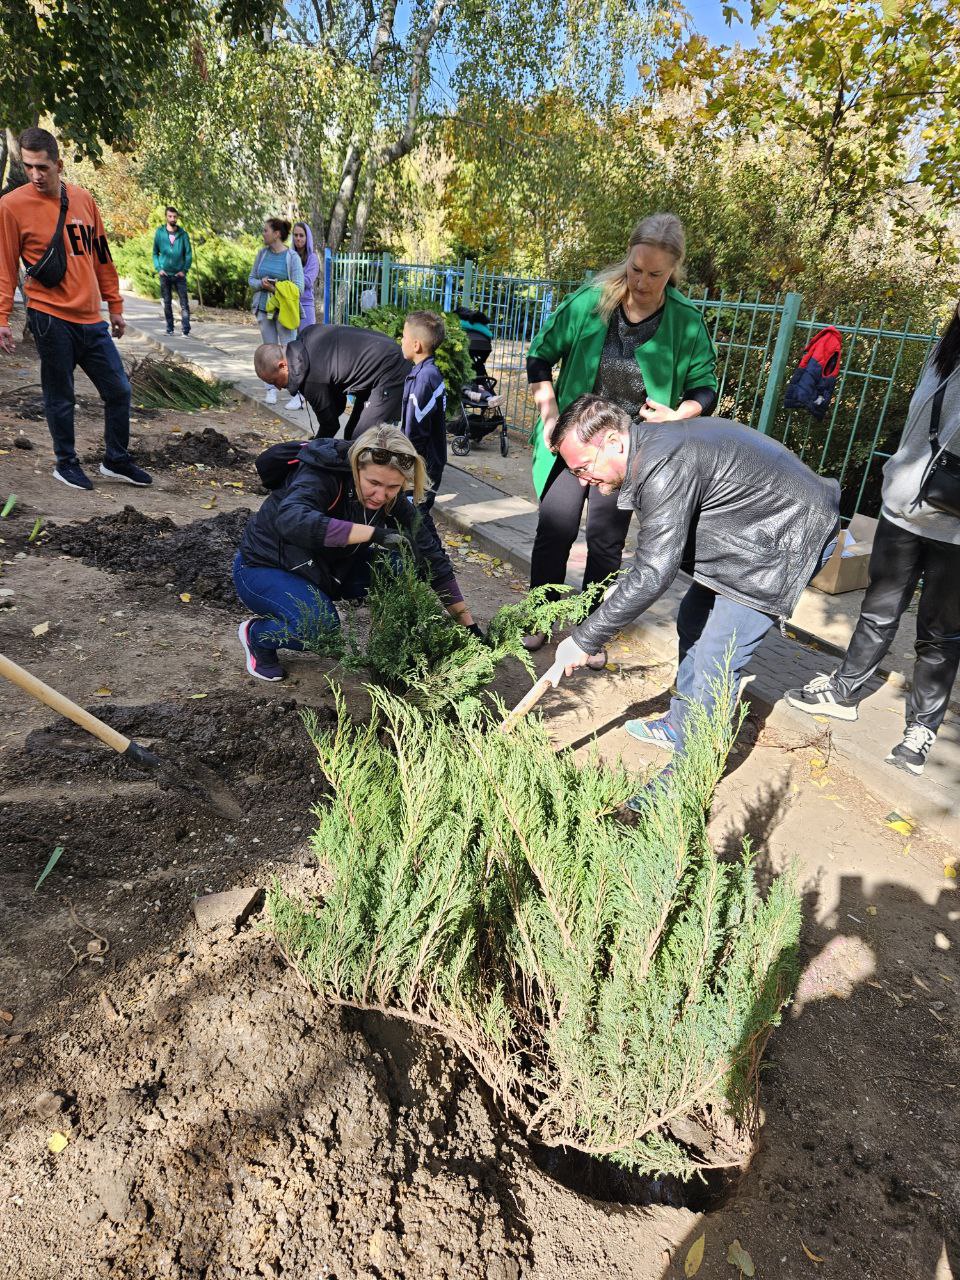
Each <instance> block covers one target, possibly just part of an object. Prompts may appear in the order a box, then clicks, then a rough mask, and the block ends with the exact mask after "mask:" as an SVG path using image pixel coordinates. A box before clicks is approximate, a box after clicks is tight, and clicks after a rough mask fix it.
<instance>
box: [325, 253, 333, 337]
mask: <svg viewBox="0 0 960 1280" xmlns="http://www.w3.org/2000/svg"><path fill="white" fill-rule="evenodd" d="M332 287H333V252H332V251H331V250H330V249H329V248H326V249H324V251H323V323H324V324H329V323H330V293H331V291H332Z"/></svg>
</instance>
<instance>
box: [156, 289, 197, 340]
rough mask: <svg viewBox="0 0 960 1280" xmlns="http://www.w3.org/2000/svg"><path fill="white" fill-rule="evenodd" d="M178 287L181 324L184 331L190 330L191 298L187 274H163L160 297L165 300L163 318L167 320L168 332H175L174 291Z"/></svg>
mask: <svg viewBox="0 0 960 1280" xmlns="http://www.w3.org/2000/svg"><path fill="white" fill-rule="evenodd" d="M174 289H176V291H177V297H178V298H179V299H180V325H181V328H182V329H183V332H184V333H185V334H186V333H189V332H190V298H189V295H188V294H187V277H186V276H161V277H160V298H161V301H162V302H163V318H164V320H166V322H167V332H168V333H173V291H174Z"/></svg>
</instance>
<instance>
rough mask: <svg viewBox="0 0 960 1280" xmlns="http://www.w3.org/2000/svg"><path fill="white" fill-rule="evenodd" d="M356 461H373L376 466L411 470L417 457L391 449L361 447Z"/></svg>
mask: <svg viewBox="0 0 960 1280" xmlns="http://www.w3.org/2000/svg"><path fill="white" fill-rule="evenodd" d="M357 462H358V463H361V462H375V463H376V465H377V466H378V467H397V468H399V470H401V471H412V470H413V468H414V467H415V465H416V462H417V459H416V456H415V455H414V454H412V453H394V452H393V450H392V449H361V451H360V453H359V454H358V455H357Z"/></svg>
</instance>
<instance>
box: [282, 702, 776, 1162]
mask: <svg viewBox="0 0 960 1280" xmlns="http://www.w3.org/2000/svg"><path fill="white" fill-rule="evenodd" d="M370 693H371V698H372V702H373V714H372V718H371V719H370V721H369V722H368V723H362V724H361V723H352V722H351V720H350V718H349V716H348V715H347V712H346V709H345V706H344V704H343V701H342V700H340V701H339V706H338V719H337V723H336V725H335V727H332V728H330V729H328V730H323V731H321V730H320V729H319V728H318V726H317V725H316V723H310V724H308V728H309V730H310V732H311V736H312V738H313V740H314V742H315V744H316V748H317V753H318V757H319V764H320V769H321V771H322V773H323V775H324V777H325V779H326V782H327V786H328V793H329V798H328V799H327V800H326V801H324V802H322V803H321V804H320V805H319V806H318V809H317V817H318V826H317V829H316V831H315V833H314V835H313V847H314V850H315V852H316V855H317V857H318V858H319V859H320V860H322V861H323V862H324V863H325V864H326V865H327V867H328V868H329V870H330V871H331V872H332V880H333V883H332V888H331V889H330V892H329V894H328V896H327V898H326V900H325V901H323V902H322V904H320V905H316V904H305V903H303V902H299V901H296V900H294V899H291V898H289V897H287V896H285V895H284V894H283V893H282V892H281V891H280V890H279V889H276V888H275V889H274V890H273V891H272V893H271V895H270V900H269V907H270V912H271V914H272V921H273V928H274V930H275V932H276V936H277V938H278V940H279V943H280V945H281V946H282V948H283V949H284V951H285V953H286V954H287V955H288V956H289V958H290V959H291V961H292V962H293V963H294V964H295V965H296V966H297V967H298V969H299V970H300V971H301V972H302V974H303V975H304V976H305V977H306V978H307V979H308V980H309V981H310V982H311V983H312V984H314V985H315V987H316V989H317V990H318V991H319V992H320V993H321V994H322V995H323V996H324V997H326V998H327V999H329V1000H330V1001H333V1002H339V1003H341V1004H344V1005H349V1006H354V1007H357V1008H361V1009H370V1010H378V1011H380V1012H382V1013H385V1014H390V1015H395V1016H399V1017H402V1018H406V1019H409V1020H410V1021H411V1022H414V1023H417V1024H419V1025H420V1026H424V1027H428V1028H432V1029H433V1030H435V1031H436V1032H438V1033H439V1034H441V1035H442V1036H445V1037H446V1038H447V1039H448V1040H449V1041H450V1042H451V1044H453V1045H455V1046H456V1047H457V1048H458V1049H460V1050H461V1051H462V1052H463V1053H464V1054H465V1055H466V1056H467V1058H468V1059H469V1060H470V1061H471V1062H472V1063H473V1065H474V1067H475V1068H476V1070H477V1071H478V1072H479V1073H480V1075H481V1076H482V1077H483V1079H484V1080H485V1081H486V1082H487V1084H488V1085H489V1086H490V1088H491V1090H492V1091H493V1093H494V1095H495V1096H496V1098H497V1099H498V1100H499V1102H500V1104H501V1105H502V1107H503V1108H504V1110H505V1111H506V1112H507V1113H509V1114H510V1115H511V1116H513V1117H514V1118H515V1119H516V1120H517V1121H519V1123H520V1125H522V1127H523V1129H524V1130H525V1132H526V1133H527V1135H528V1136H529V1138H530V1139H531V1140H535V1141H536V1142H539V1143H544V1144H549V1145H552V1146H567V1147H573V1148H577V1149H579V1150H581V1151H583V1152H586V1153H588V1154H590V1155H594V1156H603V1157H607V1158H609V1159H610V1160H613V1161H615V1162H617V1163H619V1164H621V1165H623V1166H626V1167H629V1168H631V1169H633V1170H636V1171H638V1172H660V1173H674V1174H679V1175H681V1176H689V1175H690V1174H691V1173H693V1172H694V1171H695V1170H696V1169H698V1168H704V1167H707V1166H710V1165H715V1164H729V1163H731V1162H732V1161H734V1160H736V1159H737V1158H739V1157H740V1156H742V1154H743V1151H744V1149H745V1147H746V1145H747V1140H748V1138H749V1134H750V1130H751V1127H752V1124H753V1120H754V1108H755V1100H756V1076H757V1068H758V1062H759V1058H760V1055H761V1052H762V1049H763V1046H764V1043H765V1041H766V1038H767V1036H768V1034H769V1032H770V1030H771V1028H772V1027H773V1026H774V1025H775V1024H776V1023H777V1022H778V1021H779V1018H780V1014H781V1010H782V1008H783V1005H784V1003H785V1001H786V1000H787V998H788V996H789V994H790V992H791V990H792V987H793V983H794V980H795V956H796V947H797V940H798V933H799V924H800V913H799V902H798V897H797V894H796V891H795V887H794V886H793V885H792V884H791V883H790V882H789V881H787V880H785V879H782V878H781V879H775V880H773V882H772V883H771V885H770V886H769V888H768V889H767V891H766V895H765V896H763V897H762V896H761V895H760V893H759V891H758V888H757V884H756V881H755V878H754V873H753V869H752V865H751V857H750V852H749V849H744V851H743V856H742V857H741V858H739V859H738V860H734V861H721V860H720V859H718V857H717V855H716V853H715V852H714V850H713V849H712V848H711V846H710V843H709V841H708V839H707V834H706V812H707V809H708V806H709V803H710V800H711V797H712V795H713V791H714V788H715V786H716V783H717V781H718V780H719V777H720V775H721V772H722V769H723V765H724V761H725V759H726V756H727V752H728V750H729V747H730V743H731V735H732V729H731V726H730V724H729V721H728V720H727V718H726V717H725V716H723V715H722V714H719V715H716V716H714V717H713V718H708V717H707V716H706V714H705V713H703V712H702V711H694V712H693V717H694V722H695V725H694V730H693V734H692V738H691V742H690V746H689V750H688V751H687V752H686V753H684V755H683V756H681V757H678V759H677V761H676V766H675V769H674V771H673V774H672V776H671V777H670V779H669V781H667V782H665V783H663V784H662V785H657V786H655V787H654V789H653V790H652V792H650V793H647V798H646V800H645V803H644V805H643V810H642V812H641V813H640V814H639V816H638V817H637V818H636V819H635V821H628V820H627V819H626V816H625V815H624V814H623V811H622V809H621V806H622V804H623V802H624V801H625V800H626V798H627V797H628V796H629V795H631V794H632V793H633V792H634V791H635V790H636V789H637V780H636V779H635V778H633V777H631V776H630V775H629V774H628V772H627V771H626V770H624V769H623V768H622V767H618V766H616V765H610V764H606V763H604V762H602V761H601V760H600V759H599V758H598V757H597V756H595V755H594V756H592V757H590V758H588V759H587V760H586V762H579V761H577V760H575V759H574V757H573V755H572V754H571V753H569V752H560V753H557V752H555V751H554V750H553V748H552V746H551V744H550V741H549V739H548V737H547V734H546V731H545V729H544V728H543V726H542V724H541V723H540V722H538V721H533V722H526V723H523V724H520V725H519V726H517V728H516V729H515V730H514V731H513V732H511V733H509V734H503V733H500V732H498V731H496V730H491V729H490V728H489V723H488V722H487V721H485V720H484V719H483V718H482V717H480V716H478V715H476V714H474V713H472V712H461V713H460V714H458V715H454V716H453V717H452V718H439V717H427V716H424V715H423V714H422V713H421V712H420V711H419V710H417V708H416V707H414V706H412V705H410V703H409V702H408V701H405V700H403V699H400V698H397V697H396V696H394V695H391V694H390V693H388V692H387V691H385V690H384V689H382V688H373V689H371V691H370Z"/></svg>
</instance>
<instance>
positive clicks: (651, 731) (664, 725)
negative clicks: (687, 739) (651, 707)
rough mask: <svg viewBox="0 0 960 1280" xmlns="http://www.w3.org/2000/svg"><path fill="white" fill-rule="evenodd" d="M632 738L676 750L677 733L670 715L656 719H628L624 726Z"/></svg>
mask: <svg viewBox="0 0 960 1280" xmlns="http://www.w3.org/2000/svg"><path fill="white" fill-rule="evenodd" d="M623 727H624V728H625V729H626V731H627V733H629V735H630V737H631V738H636V739H637V741H638V742H646V743H647V744H648V745H649V746H652V747H662V748H663V749H664V751H676V749H677V734H676V730H675V729H674V727H673V725H672V724H671V723H670V719H669V717H668V716H659V717H658V718H657V719H656V720H628V721H627V723H626V724H625V725H624V726H623Z"/></svg>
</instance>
